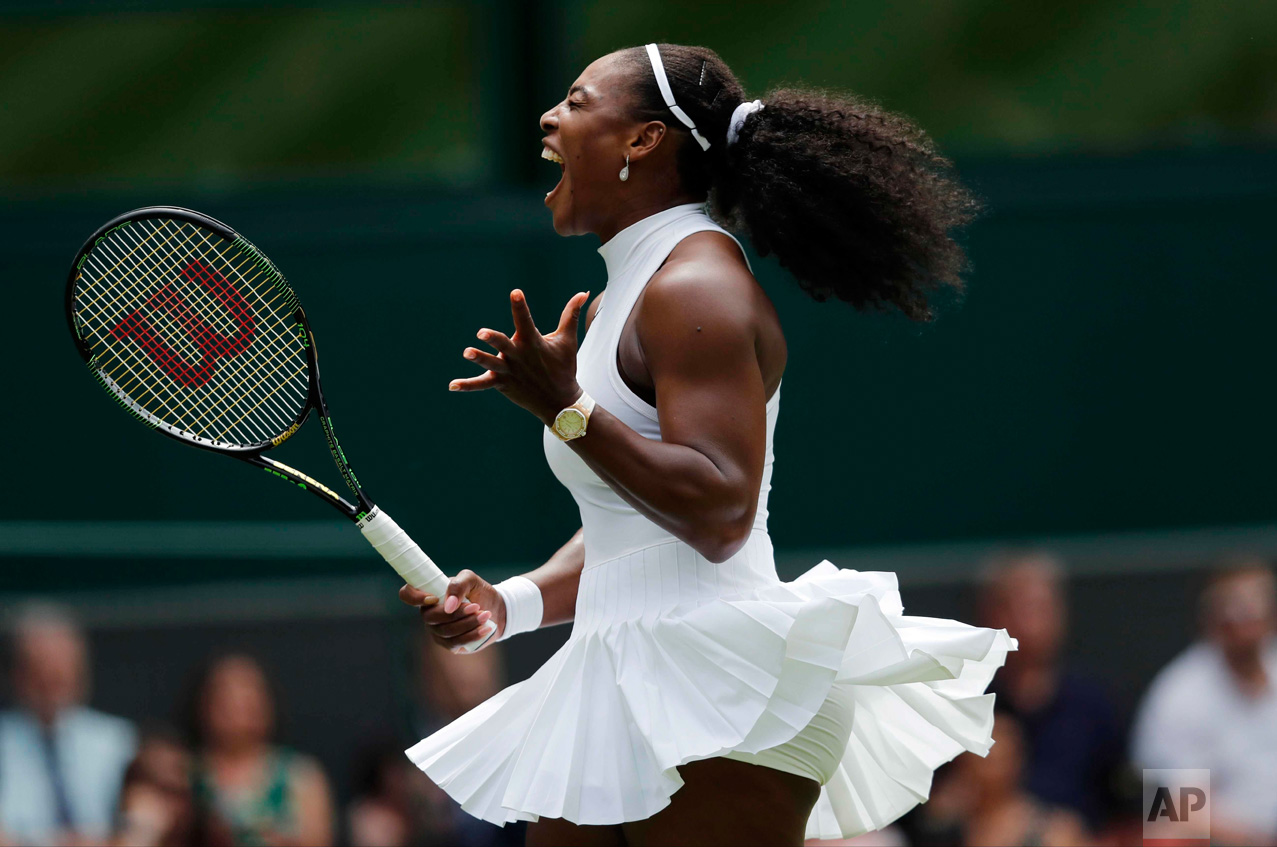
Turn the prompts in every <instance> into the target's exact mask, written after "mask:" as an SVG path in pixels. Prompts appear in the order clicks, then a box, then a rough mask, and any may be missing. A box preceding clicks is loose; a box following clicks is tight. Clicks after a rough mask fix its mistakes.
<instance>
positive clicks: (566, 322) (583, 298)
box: [555, 291, 590, 336]
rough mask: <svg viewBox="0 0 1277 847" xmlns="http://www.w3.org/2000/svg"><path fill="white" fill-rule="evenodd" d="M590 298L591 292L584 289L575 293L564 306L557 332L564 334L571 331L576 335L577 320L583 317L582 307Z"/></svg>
mask: <svg viewBox="0 0 1277 847" xmlns="http://www.w3.org/2000/svg"><path fill="white" fill-rule="evenodd" d="M589 300H590V292H588V291H582V292H581V293H579V294H576V295H573V297H572V299H571V300H569V301H568V304H567V305H566V306H564V307H563V314H562V315H561V316H559V328H558V329H556V330H555V332H561V333H564V334H567V333H571V334H572V335H574V336H575V335H576V327H577V322H578V321H579V320H580V319H581V308H582V307H583V306H585V304H586V303H588V302H589Z"/></svg>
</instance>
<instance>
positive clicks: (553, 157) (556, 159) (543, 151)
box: [541, 147, 563, 165]
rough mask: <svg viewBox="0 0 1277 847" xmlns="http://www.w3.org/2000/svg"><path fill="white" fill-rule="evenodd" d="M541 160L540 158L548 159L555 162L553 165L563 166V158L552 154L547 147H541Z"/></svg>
mask: <svg viewBox="0 0 1277 847" xmlns="http://www.w3.org/2000/svg"><path fill="white" fill-rule="evenodd" d="M541 158H542V159H549V160H550V161H551V162H555V163H557V164H560V165H561V164H563V157H562V156H560V155H559V154H558V153H555V152H554V151H553V150H551V149H550V148H549V147H542V148H541Z"/></svg>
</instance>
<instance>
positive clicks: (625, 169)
mask: <svg viewBox="0 0 1277 847" xmlns="http://www.w3.org/2000/svg"><path fill="white" fill-rule="evenodd" d="M629 178H630V154H629V153H626V154H625V167H623V168H621V182H625V181H626V180H627V179H629Z"/></svg>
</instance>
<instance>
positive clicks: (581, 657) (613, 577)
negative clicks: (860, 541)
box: [408, 204, 1015, 838]
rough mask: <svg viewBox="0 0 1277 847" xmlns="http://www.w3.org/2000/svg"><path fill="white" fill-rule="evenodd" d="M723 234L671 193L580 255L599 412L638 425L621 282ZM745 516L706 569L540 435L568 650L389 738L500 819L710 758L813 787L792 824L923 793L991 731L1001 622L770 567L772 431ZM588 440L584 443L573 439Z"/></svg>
mask: <svg viewBox="0 0 1277 847" xmlns="http://www.w3.org/2000/svg"><path fill="white" fill-rule="evenodd" d="M705 230H713V231H715V232H723V231H724V230H722V228H721V227H719V226H718V225H717V224H716V223H714V221H713V220H712V219H710V217H709V216H708V215H706V214H705V212H704V208H703V206H701V205H700V204H691V205H683V206H675V207H673V208H671V209H667V210H665V211H663V212H660V213H658V214H655V215H652V216H651V217H648V218H645V219H643V220H641V221H639V222H638V223H636V224H634V225H632V226H630V227H628V228H626V229H624V230H622V231H621V232H620V233H618V234H617V235H616V236H615V237H614V238H612V240H610V241H609V242H608V243H607V244H605V245H603V246H602V247H601V248H599V253H601V254H602V255H603V260H604V262H605V263H606V264H607V271H608V281H607V288H606V296H605V297H604V299H603V302H602V303H601V305H600V308H599V310H598V312H597V314H596V315H595V317H594V321H593V323H592V324H591V326H590V330H589V332H588V333H587V335H586V338H585V341H584V343H583V344H582V346H581V349H580V352H579V355H578V362H577V380H578V382H580V384H581V386H582V388H584V389H585V390H586V391H588V392H589V393H590V395H591V396H593V397H594V399H595V400H596V401H597V402H598V404H599V405H600V406H602V407H603V408H605V409H607V410H608V411H609V412H610V413H611V414H613V415H615V416H616V417H618V418H620V419H621V420H622V421H623V422H624V423H626V424H627V425H628V426H630V427H632V428H633V429H634V430H636V431H637V432H639V433H641V434H642V435H644V436H645V437H647V438H652V439H659V438H660V437H661V432H660V423H659V419H658V416H657V413H656V409H654V408H653V407H652V406H649V405H648V404H647V403H645V402H644V401H643V400H642V399H640V398H639V397H638V396H637V395H635V394H634V393H633V392H632V391H631V390H630V389H629V388H628V387H627V386H626V385H625V382H624V381H623V380H622V379H621V375H620V373H619V371H618V370H617V364H616V349H617V342H618V340H619V338H620V335H621V329H622V327H623V326H624V325H625V321H626V318H627V316H628V315H629V313H630V311H631V309H632V308H633V306H634V303H635V300H636V299H637V298H638V296H639V293H640V292H641V291H642V290H643V287H644V286H645V285H646V284H647V281H648V280H649V279H651V277H652V275H653V274H654V273H655V272H656V270H657V269H658V268H659V267H660V266H661V264H662V263H663V262H664V261H665V259H666V257H667V256H668V255H669V254H670V251H671V250H673V249H674V247H675V245H677V244H678V243H679V242H680V241H682V240H683V239H684V238H686V237H687V236H688V235H691V234H692V233H696V232H702V231H705ZM779 406H780V391H779V389H777V391H776V392H775V394H774V395H773V396H772V397H771V399H770V400H769V401H768V403H767V458H766V463H765V465H764V470H763V481H762V487H761V489H760V492H759V497H758V514H757V517H756V518H755V521H754V527H753V531H752V532H751V533H750V537H749V540H748V541H747V542H746V543H745V546H744V547H742V548H741V550H740V552H738V553H737V554H736V555H734V556H732V557H731V558H730V559H728V560H727V561H725V562H722V563H720V564H714V563H712V562H710V561H709V560H708V559H706V558H705V557H704V556H701V555H700V554H699V553H697V552H696V551H695V550H694V549H692V547H691V546H689V545H688V544H687V543H685V542H683V541H680V540H679V539H677V538H675V537H674V536H673V535H671V534H670V533H668V532H667V531H666V530H664V529H662V528H660V527H659V526H657V525H656V524H654V523H652V522H651V521H650V520H648V519H647V518H645V517H643V516H642V515H641V514H639V513H638V512H637V511H636V510H635V509H634V508H633V507H632V506H630V505H629V504H628V503H626V502H625V501H624V500H622V499H621V498H620V497H619V496H618V495H617V494H616V493H615V492H614V491H612V489H611V488H609V487H608V485H607V484H606V483H604V482H603V481H602V480H601V479H599V477H598V476H597V475H595V473H594V472H593V471H591V470H590V468H589V467H588V466H587V465H586V464H585V462H583V461H582V460H581V459H580V458H579V457H578V456H577V455H576V453H575V452H573V450H572V448H571V447H569V446H568V445H566V444H564V443H562V442H560V441H559V440H558V439H557V438H555V437H554V436H553V434H551V433H550V432H549V430H548V429H547V430H546V432H545V437H544V444H545V453H546V458H547V459H548V460H549V463H550V467H551V469H552V470H553V471H554V474H555V476H557V477H558V478H559V480H560V481H561V482H562V483H563V484H564V485H565V486H567V488H568V490H569V491H571V493H572V496H573V497H574V498H575V499H576V501H577V504H578V505H579V506H580V509H581V523H582V526H583V527H584V537H585V568H584V570H583V571H582V573H581V583H580V589H579V592H578V594H577V601H576V617H575V622H574V624H573V627H572V634H571V636H570V637H569V638H568V641H567V643H566V644H565V645H564V646H563V647H562V648H561V649H560V650H559V651H558V652H557V653H555V654H554V656H553V657H552V658H551V659H550V660H549V661H548V662H546V664H545V665H544V666H542V667H541V669H540V670H538V671H537V672H536V673H535V674H533V675H532V677H531V678H529V679H527V680H526V681H524V682H521V683H518V684H517V685H512V686H510V687H509V688H506V689H505V690H504V691H502V692H501V693H499V694H497V695H496V696H495V697H493V698H491V699H490V700H488V701H487V702H485V703H483V704H482V705H480V706H478V707H476V708H475V709H473V710H472V711H470V712H469V713H467V714H465V715H463V716H462V717H460V718H458V719H457V720H456V721H454V722H453V723H451V724H449V725H448V726H446V727H444V728H443V729H441V730H439V731H438V732H436V733H435V734H433V735H431V736H430V737H428V738H426V739H425V740H423V741H421V742H420V743H418V744H416V745H415V746H413V747H412V748H411V749H409V750H408V755H409V757H410V758H411V759H412V760H413V762H415V763H416V764H417V765H418V766H419V767H420V768H421V769H422V770H424V771H425V772H426V773H427V774H428V775H429V776H430V778H431V779H432V780H434V781H435V782H436V783H438V784H439V785H440V786H441V787H442V788H443V789H444V790H445V791H447V792H448V793H449V794H450V795H452V796H453V797H454V798H455V799H456V800H457V801H458V802H460V803H461V807H462V808H463V809H465V810H466V811H467V812H469V813H470V814H472V815H475V816H476V817H479V818H482V819H484V820H487V821H491V822H493V823H497V824H504V823H507V822H509V821H515V820H536V819H537V818H538V817H539V816H542V815H544V816H546V817H554V818H565V819H567V820H569V821H572V822H575V823H578V824H618V823H622V822H625V821H634V820H642V819H644V818H648V817H651V816H652V815H653V814H655V813H656V812H658V811H660V810H661V809H662V808H664V807H665V806H666V805H667V804H668V803H669V802H670V797H671V796H672V795H673V794H674V792H676V791H677V790H678V789H679V787H680V786H681V785H682V784H683V781H682V779H681V778H680V777H679V773H678V770H677V768H678V766H679V765H682V764H685V763H687V762H692V761H696V760H698V759H707V758H711V757H715V756H729V757H731V758H735V759H741V760H744V761H751V762H755V763H757V764H762V765H766V766H769V767H774V768H778V769H780V770H785V771H789V772H791V773H798V774H801V775H804V776H810V777H812V778H813V779H816V780H818V781H819V782H821V783H822V785H823V787H822V790H821V793H820V799H819V801H818V803H817V805H816V808H815V810H814V812H813V813H812V816H811V819H810V821H809V823H808V826H807V837H809V838H840V837H848V836H851V835H855V834H858V833H861V832H865V831H867V830H871V829H877V828H880V827H882V826H885V825H886V824H888V823H890V822H891V821H893V820H895V819H896V818H898V817H899V816H900V815H902V814H903V813H904V812H906V811H908V810H909V809H911V808H912V807H913V806H914V805H916V804H917V803H919V802H921V801H923V800H925V799H926V798H927V794H928V792H929V791H930V787H931V774H932V771H934V770H935V768H936V767H938V766H939V765H941V764H942V763H944V762H946V761H948V760H949V759H952V758H953V757H954V756H956V755H957V754H958V753H960V752H962V751H963V750H971V751H974V752H977V753H980V754H981V755H983V754H984V753H987V752H988V749H989V746H990V744H991V740H990V730H991V728H992V723H993V717H992V711H993V695H992V694H985V693H984V690H985V688H986V687H987V686H988V684H989V682H990V680H991V679H992V677H993V673H994V671H995V670H996V669H997V668H998V667H1000V666H1001V665H1002V663H1003V661H1004V660H1005V659H1006V654H1007V651H1008V650H1011V649H1015V641H1014V640H1013V639H1011V638H1009V637H1008V636H1007V634H1006V631H1005V630H998V631H995V630H990V629H980V628H976V627H971V626H967V625H966V624H962V623H958V622H956V621H951V620H941V619H937V618H921V617H908V616H905V615H903V614H902V606H901V603H900V595H899V592H898V591H897V589H896V577H895V575H894V574H891V573H860V572H856V571H850V570H839V569H838V568H836V567H834V566H833V565H832V564H830V563H829V562H827V561H826V562H821V563H820V564H819V565H817V566H816V567H815V568H813V569H811V570H810V571H808V572H807V573H805V574H803V576H801V577H799V578H798V579H797V580H795V581H794V582H789V583H786V582H781V581H780V579H779V578H778V577H777V576H776V568H775V564H774V562H773V557H772V546H771V539H770V538H769V536H768V534H767V495H768V492H769V491H770V489H771V477H772V433H773V431H774V429H775V426H776V413H777V410H778V409H779ZM586 437H587V438H588V437H589V436H586Z"/></svg>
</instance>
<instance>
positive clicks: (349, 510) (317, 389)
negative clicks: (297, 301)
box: [196, 308, 373, 523]
mask: <svg viewBox="0 0 1277 847" xmlns="http://www.w3.org/2000/svg"><path fill="white" fill-rule="evenodd" d="M297 320H298V322H299V323H300V324H301V325H302V326H303V327H305V331H306V339H307V345H306V347H307V351H308V352H307V357H308V359H309V362H310V373H311V383H310V398H309V400H308V402H307V405H306V408H305V409H304V410H303V412H302V414H301V415H300V416H299V417H298V419H297V421H296V422H295V423H293V425H292V426H290V427H289V428H288V429H287V430H286V431H285V432H284V433H282V434H281V435H280V436H278V440H277V441H276V442H275V443H273V444H271V445H270V446H271V447H278V446H279V445H280V444H283V443H284V441H286V440H287V439H289V438H291V437H292V436H293V435H294V434H295V433H296V432H297V431H298V430H299V429H301V427H302V425H303V424H304V423H306V419H307V418H308V417H309V416H310V413H311V411H312V410H313V411H314V412H315V414H316V415H317V416H318V417H319V425H320V428H322V429H323V431H324V440H325V441H326V442H327V443H328V451H329V452H330V453H331V454H332V457H333V461H334V462H335V463H336V464H337V469H338V471H340V472H341V476H342V479H343V480H344V481H345V483H346V486H347V487H348V488H349V489H350V490H351V493H353V494H354V495H355V503H353V504H352V503H350V502H349V501H347V500H346V499H345V498H343V497H342V496H341V495H340V494H338V493H337V492H336V491H333V490H332V489H331V488H329V487H328V486H327V485H324V484H323V483H322V482H320V481H319V480H317V479H314V478H313V477H311V476H310V475H308V474H305V473H303V472H301V471H299V470H297V469H296V468H293V467H290V466H288V465H286V464H284V463H283V462H280V461H278V460H276V459H274V458H272V457H270V456H267V455H265V453H266V450H267V449H268V448H262V449H260V450H256V451H253V452H250V453H235V452H231V451H225V450H221V449H219V448H217V447H211V446H207V445H201V444H197V445H196V446H200V447H204V448H205V449H207V450H212V451H213V452H218V453H227V455H231V456H234V457H235V458H237V459H240V460H242V461H245V462H247V463H248V464H250V465H253V466H254V467H258V468H262V469H263V470H265V471H266V472H267V473H269V474H270V475H271V476H274V477H278V478H279V479H282V480H284V481H285V482H290V483H292V484H293V485H295V486H297V487H298V488H300V489H301V490H303V491H308V492H310V493H311V494H314V495H315V496H316V497H318V498H319V499H320V500H323V501H324V502H325V503H327V504H328V505H330V506H332V507H333V508H335V509H337V511H339V512H341V513H342V514H343V515H345V516H346V517H347V518H349V519H350V520H352V521H354V522H356V523H358V522H359V521H361V520H363V518H364V516H365V515H367V514H368V513H369V512H371V511H372V510H373V503H372V501H371V500H369V499H368V496H367V495H365V494H364V492H363V489H362V488H361V487H360V486H359V480H358V478H356V476H355V472H354V471H353V470H351V468H350V464H349V463H348V462H347V461H346V454H345V451H343V450H342V449H341V444H340V443H339V442H338V441H337V433H336V432H335V431H334V430H333V424H332V417H331V416H330V415H329V412H328V404H327V402H326V401H325V400H324V392H323V388H322V386H321V385H320V383H319V357H318V354H317V352H316V348H315V334H314V332H312V331H311V329H310V325H309V324H308V323H306V315H305V312H303V311H302V310H301V309H300V308H299V309H298V310H297Z"/></svg>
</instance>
